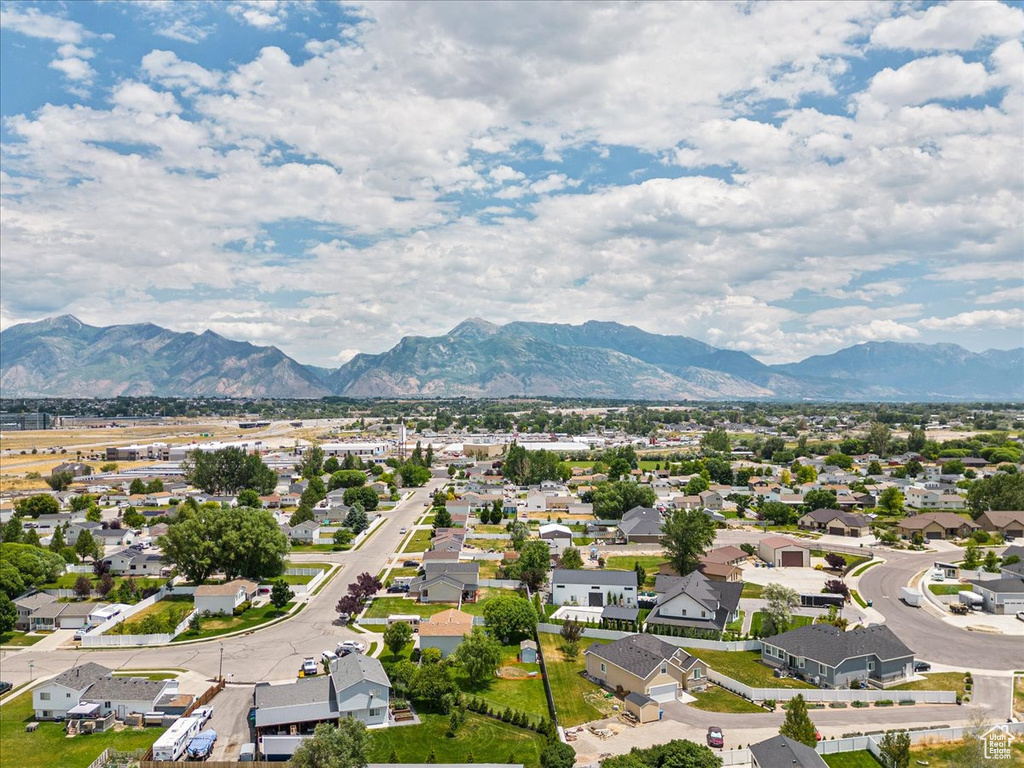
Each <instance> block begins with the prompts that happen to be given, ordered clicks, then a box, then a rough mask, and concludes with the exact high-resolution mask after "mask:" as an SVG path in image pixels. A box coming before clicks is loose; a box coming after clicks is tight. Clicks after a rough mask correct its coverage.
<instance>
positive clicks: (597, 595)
mask: <svg viewBox="0 0 1024 768" xmlns="http://www.w3.org/2000/svg"><path fill="white" fill-rule="evenodd" d="M587 604H588V605H591V606H596V607H598V608H600V607H601V606H602V605H604V592H591V593H590V595H589V597H588V601H587Z"/></svg>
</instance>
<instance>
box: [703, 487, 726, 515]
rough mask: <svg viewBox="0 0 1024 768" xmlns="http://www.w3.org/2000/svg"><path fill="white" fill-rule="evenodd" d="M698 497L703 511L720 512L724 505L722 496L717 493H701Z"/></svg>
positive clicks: (712, 491)
mask: <svg viewBox="0 0 1024 768" xmlns="http://www.w3.org/2000/svg"><path fill="white" fill-rule="evenodd" d="M698 495H699V497H700V503H701V506H703V507H704V509H710V510H711V511H712V512H721V511H722V507H723V506H724V504H725V499H723V498H722V494H720V493H719V492H718V491H714V490H707V491H701V492H700V494H698Z"/></svg>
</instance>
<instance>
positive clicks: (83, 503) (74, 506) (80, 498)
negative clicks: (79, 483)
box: [71, 493, 95, 512]
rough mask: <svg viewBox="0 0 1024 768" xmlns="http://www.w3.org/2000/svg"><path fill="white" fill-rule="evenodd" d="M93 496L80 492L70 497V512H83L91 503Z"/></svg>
mask: <svg viewBox="0 0 1024 768" xmlns="http://www.w3.org/2000/svg"><path fill="white" fill-rule="evenodd" d="M94 500H95V499H94V497H93V496H90V495H89V494H88V493H80V494H78V495H77V496H72V497H71V511H72V512H84V511H85V510H87V509H89V507H91V506H92V505H93V501H94Z"/></svg>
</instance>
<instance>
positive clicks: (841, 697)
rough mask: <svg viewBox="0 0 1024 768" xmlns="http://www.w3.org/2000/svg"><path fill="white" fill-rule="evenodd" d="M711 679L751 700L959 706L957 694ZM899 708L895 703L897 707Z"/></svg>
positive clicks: (715, 676) (721, 677)
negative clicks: (757, 684) (754, 684)
mask: <svg viewBox="0 0 1024 768" xmlns="http://www.w3.org/2000/svg"><path fill="white" fill-rule="evenodd" d="M708 680H710V681H711V682H713V683H715V684H717V685H720V686H721V687H722V688H725V689H726V690H727V691H732V692H733V693H735V694H738V695H740V696H742V697H743V698H745V699H749V700H750V701H765V700H766V699H775V700H776V701H789V700H790V699H792V698H793V697H795V696H796V695H797V694H802V695H803V697H804V699H805V700H807V701H809V702H817V703H822V704H830V703H832V702H852V701H869V702H870V701H892V702H901V701H913V702H914V703H916V704H956V691H894V690H888V691H879V690H874V689H870V688H868V689H860V688H854V689H850V688H754V687H752V686H749V685H745V684H743V683H741V682H739V681H738V680H733V679H732V678H731V677H729V676H728V675H723V674H722V673H721V672H717V671H715V670H713V669H709V670H708ZM894 706H896V704H894Z"/></svg>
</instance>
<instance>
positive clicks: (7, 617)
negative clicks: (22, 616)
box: [0, 592, 18, 634]
mask: <svg viewBox="0 0 1024 768" xmlns="http://www.w3.org/2000/svg"><path fill="white" fill-rule="evenodd" d="M17 621H18V606H16V605H15V604H14V603H13V602H11V598H9V597H8V596H7V595H5V594H4V593H3V592H0V634H3V633H5V632H10V631H11V630H12V629H14V625H15V624H16V623H17Z"/></svg>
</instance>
